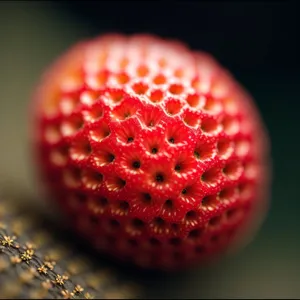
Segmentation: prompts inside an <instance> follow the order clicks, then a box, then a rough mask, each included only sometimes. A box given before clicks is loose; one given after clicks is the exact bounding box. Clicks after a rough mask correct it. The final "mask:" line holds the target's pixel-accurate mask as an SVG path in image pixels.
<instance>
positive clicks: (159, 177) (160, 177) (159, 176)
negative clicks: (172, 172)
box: [155, 173, 165, 183]
mask: <svg viewBox="0 0 300 300" xmlns="http://www.w3.org/2000/svg"><path fill="white" fill-rule="evenodd" d="M155 181H156V182H158V183H162V182H164V181H165V176H164V174H163V173H156V174H155Z"/></svg>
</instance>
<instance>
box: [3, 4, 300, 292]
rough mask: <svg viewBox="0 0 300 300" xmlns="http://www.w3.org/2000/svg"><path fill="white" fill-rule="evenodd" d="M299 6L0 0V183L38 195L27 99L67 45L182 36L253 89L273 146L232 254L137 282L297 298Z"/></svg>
mask: <svg viewBox="0 0 300 300" xmlns="http://www.w3.org/2000/svg"><path fill="white" fill-rule="evenodd" d="M299 8H300V6H299V5H298V4H297V2H289V1H282V2H279V1H278V2H271V1H270V2H269V1H268V2H238V1H236V2H215V1H213V2H200V1H199V2H196V1H195V2H188V1H181V2H180V1H177V2H175V1H174V2H164V1H161V2H160V1H153V2H146V1H124V2H116V1H107V2H105V1H99V2H91V1H70V2H56V1H48V2H46V1H32V2H29V1H28V2H26V1H15V2H14V1H1V2H0V146H1V147H0V182H4V184H7V185H11V186H13V187H14V188H20V189H22V190H24V191H25V192H26V193H27V194H28V195H30V196H31V198H32V199H35V198H36V197H37V195H36V186H35V183H34V180H33V177H32V168H31V163H30V160H29V158H28V156H29V147H28V140H27V138H28V137H27V134H28V130H27V129H28V126H27V112H28V103H29V99H30V96H31V92H32V89H33V87H34V85H35V83H36V82H37V80H38V78H39V76H40V74H41V72H42V71H43V70H44V69H45V68H46V67H47V66H48V65H49V64H50V63H51V62H52V61H53V59H55V58H56V57H57V56H59V55H60V54H61V53H62V52H63V51H65V50H66V49H67V48H68V47H69V46H71V45H72V44H73V43H74V42H76V41H78V40H79V39H82V38H87V37H92V36H95V35H97V34H101V33H105V32H111V31H115V32H116V31H117V32H124V33H135V32H148V33H155V34H159V35H161V36H164V37H172V38H178V39H181V40H182V41H184V42H186V43H188V44H189V45H190V46H191V47H192V48H194V49H199V50H201V49H202V50H205V51H208V52H210V53H212V54H213V55H214V56H215V57H216V58H217V59H218V60H219V61H220V62H221V63H222V64H223V65H224V66H226V67H227V68H229V69H230V70H231V71H232V73H233V74H234V75H235V76H236V77H237V79H238V80H239V81H240V82H241V83H243V84H244V86H246V87H247V89H248V90H249V91H250V92H251V94H252V95H253V96H254V98H255V100H256V103H257V105H258V107H259V109H260V111H261V114H262V117H263V119H264V121H265V124H266V126H267V128H268V131H269V133H270V139H271V143H272V159H273V183H272V205H271V208H270V211H269V215H268V218H267V220H266V222H265V223H264V225H263V227H262V229H261V231H260V232H259V234H258V235H257V237H256V239H255V240H254V241H253V242H252V243H251V245H249V246H248V247H247V248H246V249H244V250H243V251H241V252H240V253H239V254H238V255H236V256H234V257H230V258H227V259H225V260H223V261H222V262H220V263H219V264H218V265H215V266H212V267H210V268H204V269H202V270H194V271H189V272H186V273H184V274H175V275H172V276H171V275H170V276H165V277H163V276H156V277H151V276H149V275H148V276H146V275H144V274H138V275H140V276H137V278H136V280H137V281H139V282H142V283H143V284H144V286H145V288H146V290H147V295H148V297H149V298H150V297H159V296H161V297H168V298H171V297H174V298H182V297H187V298H206V297H208V298H300V284H299V282H300V255H299V253H300V236H299V229H300V217H299V216H300V199H299V198H300V197H299V172H300V159H299V156H300V154H299V148H300V142H299V129H300V126H299V120H300V117H299V115H300V96H299V95H300V92H299V90H300V72H299V69H300V55H299V53H300V40H299V37H300V19H299V18H298V17H299Z"/></svg>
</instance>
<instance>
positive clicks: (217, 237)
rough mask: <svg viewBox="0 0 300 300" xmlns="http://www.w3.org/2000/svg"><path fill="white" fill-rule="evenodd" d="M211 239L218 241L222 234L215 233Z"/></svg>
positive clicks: (214, 241)
mask: <svg viewBox="0 0 300 300" xmlns="http://www.w3.org/2000/svg"><path fill="white" fill-rule="evenodd" d="M210 240H211V241H212V242H213V243H217V242H218V241H219V240H220V236H219V235H218V234H214V235H212V236H211V238H210Z"/></svg>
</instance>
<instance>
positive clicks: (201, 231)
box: [188, 229, 203, 240]
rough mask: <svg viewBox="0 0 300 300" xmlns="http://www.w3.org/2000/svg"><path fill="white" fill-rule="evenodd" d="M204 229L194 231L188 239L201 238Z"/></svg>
mask: <svg viewBox="0 0 300 300" xmlns="http://www.w3.org/2000/svg"><path fill="white" fill-rule="evenodd" d="M202 233H203V229H193V230H191V231H190V232H189V234H188V239H191V240H196V239H198V238H200V237H201V235H202Z"/></svg>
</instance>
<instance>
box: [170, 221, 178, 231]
mask: <svg viewBox="0 0 300 300" xmlns="http://www.w3.org/2000/svg"><path fill="white" fill-rule="evenodd" d="M171 228H172V230H173V231H174V232H178V231H179V228H180V227H179V225H178V224H176V223H172V224H171Z"/></svg>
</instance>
